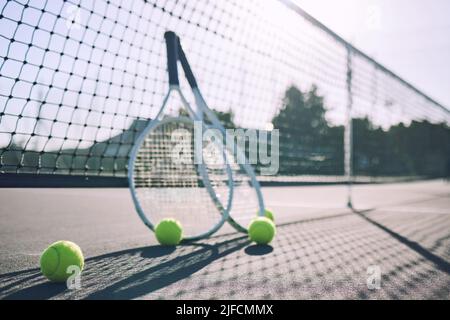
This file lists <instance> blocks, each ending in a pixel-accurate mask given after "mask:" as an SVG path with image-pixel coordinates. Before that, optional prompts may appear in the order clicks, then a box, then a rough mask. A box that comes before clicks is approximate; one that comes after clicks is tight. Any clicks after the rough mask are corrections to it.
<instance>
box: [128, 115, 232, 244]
mask: <svg viewBox="0 0 450 320" xmlns="http://www.w3.org/2000/svg"><path fill="white" fill-rule="evenodd" d="M193 130H194V129H193V123H192V122H181V121H176V120H174V121H172V122H170V121H169V122H165V123H162V124H160V125H158V126H156V128H154V129H153V130H151V131H150V132H149V134H148V135H147V136H146V137H145V138H144V140H143V141H142V144H141V146H140V149H139V151H138V153H137V155H136V161H135V164H134V174H133V176H134V187H135V191H136V196H137V198H138V200H139V203H140V206H141V209H142V211H143V212H144V213H145V215H146V216H147V218H148V219H149V220H150V221H152V222H153V223H157V222H158V221H160V220H162V219H164V218H168V217H170V218H175V219H177V220H179V221H180V222H181V224H182V225H183V230H184V234H185V237H192V236H196V235H199V234H203V233H206V232H208V230H209V229H210V228H211V226H214V225H217V224H218V223H220V221H221V219H223V217H222V212H220V210H219V209H218V205H217V203H216V201H214V198H213V197H211V194H210V192H211V191H209V190H207V188H206V186H205V184H206V183H209V184H210V185H211V187H212V189H213V191H214V193H215V196H216V197H217V198H218V200H219V201H220V202H222V201H223V202H225V200H226V199H228V196H229V195H228V192H229V188H228V176H227V173H226V168H225V163H224V161H223V160H221V161H220V159H219V160H217V161H215V162H214V163H213V164H208V163H204V164H196V163H195V161H194V160H195V158H194V150H195V149H194V144H193V143H194V141H193V137H194V131H193ZM199 166H202V168H203V170H204V171H205V175H202V174H201V170H200V169H199ZM205 176H207V178H206V179H207V180H208V181H207V182H206V183H205Z"/></svg>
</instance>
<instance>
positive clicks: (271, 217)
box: [264, 209, 275, 221]
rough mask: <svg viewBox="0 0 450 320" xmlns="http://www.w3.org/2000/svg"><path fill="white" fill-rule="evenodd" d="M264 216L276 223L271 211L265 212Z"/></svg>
mask: <svg viewBox="0 0 450 320" xmlns="http://www.w3.org/2000/svg"><path fill="white" fill-rule="evenodd" d="M264 215H265V216H266V218H269V219H270V220H272V221H275V218H274V217H273V212H272V211H270V210H269V209H265V210H264Z"/></svg>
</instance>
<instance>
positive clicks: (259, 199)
mask: <svg viewBox="0 0 450 320" xmlns="http://www.w3.org/2000/svg"><path fill="white" fill-rule="evenodd" d="M178 57H179V59H180V62H181V65H182V67H183V70H184V73H185V75H186V78H187V80H188V82H189V85H190V87H191V89H192V92H193V94H194V98H195V102H196V105H197V106H198V107H199V108H200V110H201V113H202V114H204V115H205V117H206V118H207V119H209V120H210V121H211V122H212V124H213V125H214V126H215V127H217V128H219V129H220V131H221V132H222V135H223V136H224V137H226V138H227V137H228V133H227V131H226V129H225V128H224V127H223V125H222V124H221V122H220V120H219V119H218V118H217V116H216V115H215V114H214V112H212V111H211V109H210V108H209V107H208V105H207V103H206V101H205V99H204V98H203V96H202V94H201V92H200V89H199V87H198V84H197V80H196V79H195V76H194V73H193V72H192V69H191V67H190V64H189V62H188V60H187V57H186V54H185V52H184V50H183V48H182V46H181V42H180V39H179V38H178ZM225 145H226V144H225ZM225 150H226V152H225V153H226V158H227V161H228V164H229V166H230V167H231V170H232V173H233V188H234V190H233V203H232V206H231V210H230V212H229V214H230V216H229V218H228V222H229V223H230V224H231V225H232V226H233V227H234V228H235V229H236V230H237V231H240V232H248V230H247V227H248V225H249V223H250V221H251V220H252V219H253V218H254V217H255V216H257V215H260V216H264V214H265V210H264V200H263V196H262V193H261V189H260V185H259V183H258V180H257V179H256V176H255V172H254V170H253V168H252V166H251V165H250V164H249V162H248V160H247V158H246V157H245V152H244V150H241V149H240V148H239V147H238V146H237V145H234V146H230V145H226V149H225ZM242 159H243V160H244V161H242ZM239 160H240V161H239Z"/></svg>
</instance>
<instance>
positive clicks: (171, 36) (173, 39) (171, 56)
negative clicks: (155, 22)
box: [164, 31, 180, 86]
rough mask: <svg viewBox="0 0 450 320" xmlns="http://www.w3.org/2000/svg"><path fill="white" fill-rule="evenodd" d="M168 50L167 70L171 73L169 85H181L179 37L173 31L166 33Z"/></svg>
mask: <svg viewBox="0 0 450 320" xmlns="http://www.w3.org/2000/svg"><path fill="white" fill-rule="evenodd" d="M164 38H165V39H166V48H167V69H168V71H169V85H177V86H178V85H179V84H180V82H179V80H178V66H177V62H178V42H179V41H178V37H177V35H176V34H175V32H173V31H166V33H164Z"/></svg>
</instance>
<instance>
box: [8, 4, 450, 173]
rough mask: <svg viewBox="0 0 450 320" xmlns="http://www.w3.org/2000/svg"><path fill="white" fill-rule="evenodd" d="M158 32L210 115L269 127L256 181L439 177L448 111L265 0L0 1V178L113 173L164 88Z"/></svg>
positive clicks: (447, 143)
mask: <svg viewBox="0 0 450 320" xmlns="http://www.w3.org/2000/svg"><path fill="white" fill-rule="evenodd" d="M169 29H170V30H173V31H175V32H177V34H178V35H179V36H180V37H181V39H182V41H183V45H184V47H185V50H186V51H187V52H188V54H189V58H190V62H191V64H192V67H193V69H194V71H195V73H196V75H197V78H198V79H199V84H200V87H201V89H202V92H203V95H204V96H205V98H206V100H207V102H208V103H209V105H210V106H211V108H213V109H214V110H215V111H217V112H221V114H222V115H225V116H227V117H225V118H227V119H230V125H233V126H236V127H241V128H254V129H259V130H263V131H270V130H272V128H276V129H279V130H280V154H279V155H280V161H279V170H278V174H277V175H276V176H269V177H263V178H262V180H264V179H266V180H274V179H275V180H276V179H281V180H286V181H290V180H292V179H297V180H302V179H304V180H308V179H309V180H313V181H317V180H324V179H328V180H331V181H338V180H339V179H342V180H345V179H346V178H345V173H347V174H350V173H351V171H353V174H354V175H355V176H356V177H355V179H357V178H358V177H359V178H361V179H363V177H397V178H398V177H403V176H407V177H413V176H430V175H432V176H443V175H445V170H446V169H445V168H448V166H449V164H448V161H449V160H448V158H449V154H450V150H449V148H450V133H449V132H450V130H449V127H448V124H449V123H450V112H449V111H448V110H447V109H446V108H445V107H443V106H441V105H439V104H438V103H436V102H435V101H433V100H432V99H430V98H428V97H427V96H426V95H424V94H422V93H421V92H419V91H418V90H417V89H415V88H413V87H412V86H410V85H409V84H407V83H406V82H405V81H403V80H402V79H400V78H398V77H397V76H395V75H394V74H392V73H391V72H389V71H388V70H386V69H385V68H383V67H382V66H380V65H379V64H377V63H376V62H375V61H373V60H371V59H370V58H368V57H367V56H365V55H363V54H362V53H360V52H359V51H358V50H356V49H354V48H353V47H351V46H350V45H348V44H347V43H345V42H344V41H342V40H341V39H340V38H339V37H337V36H336V35H335V34H333V33H332V32H330V31H329V30H328V29H326V28H324V27H323V26H321V25H320V24H318V23H317V22H315V20H313V19H311V18H310V17H309V16H308V15H307V14H305V13H304V12H302V11H301V10H300V9H298V8H297V9H296V8H295V7H294V5H292V3H290V2H289V1H276V0H272V1H258V0H247V1H238V0H230V1H206V0H204V1H188V0H179V1H175V0H154V1H153V0H152V1H143V0H128V1H123V0H111V1H103V0H98V1H87V0H80V1H61V0H52V1H50V0H39V1H38V0H29V1H26V0H12V1H5V0H0V171H1V172H2V173H20V174H21V173H31V174H67V175H74V176H76V175H81V176H83V175H86V176H113V177H125V176H126V172H127V161H128V156H129V153H130V149H131V147H132V145H133V143H134V141H135V139H136V137H137V135H138V134H139V132H140V131H141V130H142V129H143V127H144V126H145V124H146V123H147V121H148V120H149V119H152V118H153V117H154V116H155V115H156V113H157V112H158V110H159V108H160V106H161V103H162V99H163V95H164V93H165V92H166V91H167V87H168V83H167V75H166V52H165V45H164V39H163V34H164V32H165V31H166V30H169ZM350 108H351V112H350V113H348V111H349V110H350ZM348 114H350V116H351V117H352V118H353V121H352V122H351V123H352V124H353V134H352V135H351V137H352V138H353V139H349V140H346V139H345V132H346V130H349V128H350V126H349V121H348V118H347V115H348ZM347 132H348V131H347ZM351 140H353V145H352V144H351ZM345 141H347V144H346V143H344V142H345ZM346 153H347V154H348V155H352V156H351V157H348V158H347V162H348V161H350V160H353V161H352V162H353V165H352V166H351V167H349V166H347V172H346V166H345V164H344V162H345V154H346ZM349 168H350V169H349ZM447 170H448V169H447Z"/></svg>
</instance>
